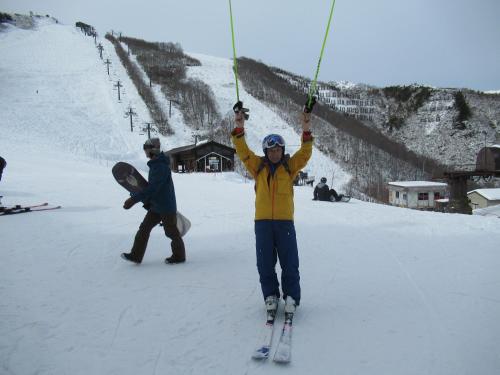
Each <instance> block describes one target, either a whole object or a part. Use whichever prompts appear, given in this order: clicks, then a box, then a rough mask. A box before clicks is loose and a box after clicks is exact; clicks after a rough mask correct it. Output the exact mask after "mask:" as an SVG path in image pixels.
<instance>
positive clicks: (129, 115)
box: [125, 106, 137, 132]
mask: <svg viewBox="0 0 500 375" xmlns="http://www.w3.org/2000/svg"><path fill="white" fill-rule="evenodd" d="M134 116H137V113H135V112H134V109H133V108H132V107H131V106H130V107H128V111H127V112H125V117H129V118H130V131H131V132H133V131H134V124H133V121H132V118H133V117H134Z"/></svg>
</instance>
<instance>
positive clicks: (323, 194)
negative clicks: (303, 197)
mask: <svg viewBox="0 0 500 375" xmlns="http://www.w3.org/2000/svg"><path fill="white" fill-rule="evenodd" d="M342 197H343V195H342V194H337V192H336V191H335V189H330V188H329V187H328V185H327V184H326V177H321V180H320V183H319V184H317V185H316V187H315V188H314V198H313V199H314V200H315V201H329V202H338V201H340V200H341V199H342Z"/></svg>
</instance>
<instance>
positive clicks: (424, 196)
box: [388, 181, 448, 210]
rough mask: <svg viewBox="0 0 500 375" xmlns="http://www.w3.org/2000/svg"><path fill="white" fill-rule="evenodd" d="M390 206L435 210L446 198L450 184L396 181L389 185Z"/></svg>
mask: <svg viewBox="0 0 500 375" xmlns="http://www.w3.org/2000/svg"><path fill="white" fill-rule="evenodd" d="M388 188H389V204H391V205H393V206H398V207H407V208H417V209H422V210H431V209H434V207H435V205H436V201H437V200H438V199H442V198H444V197H445V193H446V190H447V188H448V184H446V183H443V182H433V181H395V182H389V183H388Z"/></svg>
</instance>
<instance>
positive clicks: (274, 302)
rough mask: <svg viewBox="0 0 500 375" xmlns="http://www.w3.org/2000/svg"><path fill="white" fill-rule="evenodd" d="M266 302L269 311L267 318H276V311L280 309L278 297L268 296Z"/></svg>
mask: <svg viewBox="0 0 500 375" xmlns="http://www.w3.org/2000/svg"><path fill="white" fill-rule="evenodd" d="M265 303H266V311H267V320H274V318H275V317H276V311H278V297H276V296H267V297H266V300H265Z"/></svg>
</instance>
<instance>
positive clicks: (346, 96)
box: [275, 69, 500, 168]
mask: <svg viewBox="0 0 500 375" xmlns="http://www.w3.org/2000/svg"><path fill="white" fill-rule="evenodd" d="M275 72H276V74H277V75H279V76H280V77H283V78H285V79H286V80H288V81H289V82H290V83H291V84H292V85H293V86H295V87H296V89H297V90H299V91H302V92H307V91H308V89H309V81H308V80H307V79H304V78H303V77H298V76H296V75H293V74H290V73H287V72H284V71H282V70H280V69H275ZM458 93H460V94H461V95H463V97H464V100H465V103H467V106H468V108H469V111H470V116H469V117H467V118H466V119H464V120H463V121H461V120H460V119H459V108H457V103H456V95H457V94H458ZM318 97H319V100H320V102H321V103H323V104H325V105H327V106H328V107H330V108H331V109H332V110H334V111H336V112H339V113H342V114H344V115H345V116H346V117H351V118H355V119H357V120H359V121H362V122H363V123H364V124H365V125H367V126H370V127H372V128H374V129H377V131H379V132H380V133H382V134H384V135H385V136H387V137H388V138H389V139H392V140H394V141H396V142H398V143H400V144H402V145H405V146H406V147H407V148H408V149H409V150H411V151H413V152H415V153H417V154H418V155H422V156H425V157H429V158H431V159H433V160H435V161H436V162H438V163H440V164H442V165H446V166H449V167H452V166H453V167H455V168H464V167H465V166H466V165H467V164H475V162H476V156H477V153H478V152H479V150H480V149H481V148H482V147H484V146H485V144H486V145H488V146H489V145H491V144H494V143H495V141H496V139H497V138H498V136H499V135H500V127H499V126H500V124H499V123H498V118H499V116H500V94H499V93H498V92H495V91H490V92H478V91H473V90H468V89H458V88H436V87H430V86H423V85H416V84H415V85H411V86H393V87H385V88H377V87H372V86H367V85H364V84H354V83H352V82H329V83H319V85H318ZM465 168H466V167H465Z"/></svg>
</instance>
